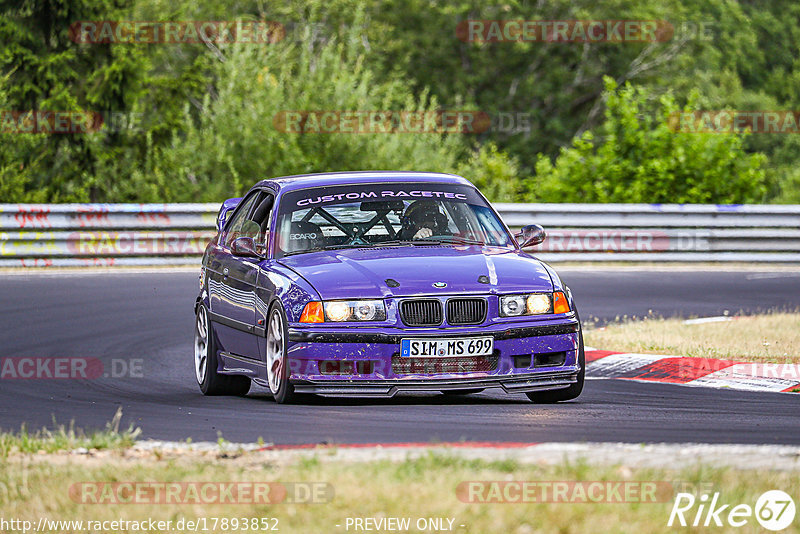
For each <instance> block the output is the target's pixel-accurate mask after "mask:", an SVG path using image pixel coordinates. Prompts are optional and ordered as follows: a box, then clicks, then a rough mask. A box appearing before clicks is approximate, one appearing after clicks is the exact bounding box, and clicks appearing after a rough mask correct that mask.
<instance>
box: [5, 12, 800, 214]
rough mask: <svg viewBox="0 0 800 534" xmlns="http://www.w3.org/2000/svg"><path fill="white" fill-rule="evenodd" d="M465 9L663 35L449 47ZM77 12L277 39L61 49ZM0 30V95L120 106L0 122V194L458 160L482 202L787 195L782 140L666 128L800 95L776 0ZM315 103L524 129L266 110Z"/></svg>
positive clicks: (158, 191)
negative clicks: (386, 127) (300, 130)
mask: <svg viewBox="0 0 800 534" xmlns="http://www.w3.org/2000/svg"><path fill="white" fill-rule="evenodd" d="M474 19H484V20H486V19H488V20H491V19H506V20H535V19H540V20H581V19H583V20H587V19H592V20H621V19H633V20H642V19H644V20H661V21H667V22H668V23H670V24H671V25H672V26H673V28H674V29H675V33H674V35H673V37H672V39H670V40H668V41H666V42H659V43H593V44H586V45H584V44H577V43H546V42H514V43H511V42H495V43H476V42H464V41H462V40H460V39H459V38H458V37H457V34H456V29H457V27H458V25H459V23H463V22H465V21H467V20H474ZM80 20H94V21H99V20H150V21H153V20H167V21H169V20H183V21H190V20H272V21H279V22H280V23H281V24H283V26H284V27H285V28H286V36H285V38H284V39H283V40H282V41H280V42H278V43H274V44H271V45H266V46H258V45H253V44H245V43H241V44H230V45H226V44H208V45H204V44H166V45H165V44H125V43H123V44H78V43H75V42H73V41H72V40H71V39H70V37H69V26H70V24H72V23H73V22H76V21H80ZM776 36H778V38H776ZM0 39H2V41H3V43H4V46H3V47H2V49H0V77H2V81H0V106H1V107H0V109H2V110H65V111H82V110H86V111H97V112H102V113H104V114H106V115H108V114H117V115H120V116H122V117H124V118H126V119H127V120H129V121H130V120H131V119H132V122H129V123H127V124H126V125H125V126H124V127H119V128H115V127H111V125H107V126H106V127H105V128H103V129H102V130H101V131H99V132H94V133H90V134H82V135H80V134H79V135H42V134H19V133H14V134H11V133H5V132H0V141H2V146H0V202H68V201H77V202H84V201H108V202H147V201H155V202H170V201H202V200H209V201H217V200H220V199H221V198H223V197H226V196H230V195H233V194H238V193H241V192H242V190H244V189H245V188H247V187H248V186H249V185H250V184H252V183H253V182H255V181H256V180H258V179H261V178H264V177H269V176H276V175H281V174H294V173H303V172H315V171H329V170H348V169H390V168H391V169H415V170H436V171H446V172H457V173H460V174H463V175H464V176H466V177H467V178H469V179H471V180H473V181H474V182H475V183H476V184H477V185H478V186H479V187H480V188H481V189H482V190H483V191H484V192H485V193H486V194H487V196H488V197H489V198H490V199H492V200H497V201H522V200H531V199H534V200H540V201H563V200H577V201H581V202H588V201H596V202H608V201H623V202H634V201H645V202H651V201H653V202H655V201H660V202H745V201H759V202H800V172H799V171H797V170H796V169H797V168H798V159H800V140H798V136H795V135H779V134H753V135H748V136H744V137H742V136H733V135H720V134H676V133H674V132H671V131H670V130H669V129H668V127H667V124H666V117H668V116H669V114H670V113H671V112H672V111H676V110H683V109H700V110H716V109H743V110H776V109H778V110H779V109H787V110H790V109H800V4H798V3H797V2H794V1H792V0H770V1H766V0H758V1H754V2H747V3H739V2H730V1H728V0H703V1H698V0H665V1H659V2H655V1H653V0H647V1H644V2H629V1H628V0H610V1H608V2H601V3H598V2H594V1H592V0H555V1H553V2H531V1H530V0H510V1H508V2H504V3H502V4H491V3H489V4H487V3H485V2H477V1H475V0H458V1H455V2H431V1H429V0H402V1H401V0H328V1H323V0H286V1H284V2H270V3H267V2H263V1H261V0H237V2H234V3H230V2H221V1H212V2H195V1H193V0H52V1H50V2H44V3H42V2H34V1H32V0H23V1H21V2H17V3H4V6H3V7H2V8H0ZM605 77H608V78H609V79H610V80H613V84H616V85H617V86H620V87H621V89H616V88H611V89H610V87H613V84H612V85H608V83H609V82H608V81H604V79H605ZM328 109H333V110H342V111H348V110H351V111H352V110H361V111H369V110H387V109H388V110H397V111H422V112H428V111H436V110H442V109H469V110H480V111H482V112H485V113H488V114H489V115H491V116H493V117H497V116H498V114H500V113H508V114H513V115H514V116H518V114H523V115H524V116H526V117H527V118H528V121H529V124H530V130H525V129H512V130H504V129H502V128H497V127H494V128H492V129H489V130H488V131H486V132H483V133H480V134H477V135H476V134H469V135H461V134H449V135H436V134H380V133H376V134H355V135H354V134H296V133H286V132H283V131H280V129H279V128H277V127H276V125H275V123H274V121H275V117H276V116H278V115H280V113H281V112H283V111H292V110H328ZM495 126H496V125H495Z"/></svg>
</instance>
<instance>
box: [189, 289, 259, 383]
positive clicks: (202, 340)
mask: <svg viewBox="0 0 800 534" xmlns="http://www.w3.org/2000/svg"><path fill="white" fill-rule="evenodd" d="M218 366H219V360H218V359H217V340H216V337H214V329H213V328H212V327H211V323H210V322H209V320H208V310H206V307H205V306H204V305H203V304H200V305H199V306H197V320H196V321H195V327H194V375H195V378H196V379H197V385H199V386H200V391H202V392H203V395H240V396H241V395H247V392H248V391H250V379H249V378H247V377H246V376H236V375H223V374H220V373H218V372H217V368H218Z"/></svg>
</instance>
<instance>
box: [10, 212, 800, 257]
mask: <svg viewBox="0 0 800 534" xmlns="http://www.w3.org/2000/svg"><path fill="white" fill-rule="evenodd" d="M218 208H219V205H218V204H52V205H50V204H20V205H16V204H0V266H3V267H9V266H10V267H39V266H92V265H99V266H112V265H176V264H178V265H179V264H195V265H196V264H197V259H198V257H199V256H200V254H201V253H202V251H203V249H204V248H205V244H206V243H207V242H208V240H209V239H211V238H212V237H213V236H214V220H215V218H216V214H217V210H218ZM495 208H496V209H497V210H498V211H499V213H500V215H501V216H502V217H503V219H504V220H505V221H506V223H507V224H508V225H509V226H511V227H512V228H519V227H520V226H523V225H525V224H531V223H536V224H541V225H542V226H544V227H545V229H546V230H547V234H548V238H547V240H546V241H545V242H544V243H543V244H542V245H540V246H538V247H535V248H534V249H532V250H531V251H532V252H534V253H536V255H537V256H538V257H541V258H542V259H544V260H547V261H553V262H558V261H655V262H661V261H666V262H671V261H687V262H693V261H741V262H798V263H800V205H792V206H786V205H783V206H770V205H720V206H716V205H681V204H495Z"/></svg>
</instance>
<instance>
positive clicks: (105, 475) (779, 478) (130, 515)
mask: <svg viewBox="0 0 800 534" xmlns="http://www.w3.org/2000/svg"><path fill="white" fill-rule="evenodd" d="M30 458H31V459H28V460H25V458H24V457H21V456H17V457H13V458H7V459H4V460H2V461H0V516H2V517H5V518H10V517H17V518H23V519H27V520H31V521H34V522H35V521H37V520H38V518H39V517H47V518H50V519H72V520H77V519H83V520H95V521H99V520H113V519H127V520H143V519H148V518H153V519H156V520H177V519H179V518H181V517H184V518H187V519H196V518H202V517H207V518H210V517H226V518H245V517H246V518H253V517H258V518H261V517H269V518H277V519H278V527H279V531H280V532H289V533H294V532H298V533H300V532H302V533H314V532H319V533H328V532H347V531H346V530H345V528H344V525H345V520H346V518H348V517H374V518H381V517H410V518H412V519H413V521H416V519H417V518H427V517H443V518H444V517H447V518H454V519H455V523H454V525H455V528H454V531H453V532H456V533H487V532H509V533H514V534H516V533H520V534H528V533H537V532H542V533H544V532H562V533H584V532H615V533H628V532H630V533H640V532H665V531H668V530H669V529H668V528H667V526H666V523H667V520H668V517H669V513H670V510H671V507H672V493H670V494H669V495H668V496H667V498H666V499H662V500H661V501H660V502H656V503H638V502H633V503H570V502H561V503H530V504H476V503H469V502H463V501H462V500H461V499H460V498H459V495H458V494H457V493H456V488H457V487H458V486H459V484H460V483H461V482H465V481H511V480H514V481H625V480H628V481H664V482H670V483H680V484H682V485H683V486H682V487H684V488H686V487H687V486H688V487H690V488H698V489H699V488H704V489H705V490H706V491H711V492H714V491H719V492H720V494H721V499H722V500H724V502H730V503H746V504H749V505H751V506H752V505H753V504H754V503H755V501H756V499H757V498H758V496H759V495H760V494H762V493H763V492H764V491H767V490H770V489H782V490H784V491H786V492H787V493H789V494H790V495H795V496H797V495H800V479H799V478H798V477H797V473H796V472H771V471H768V470H760V471H748V472H742V471H738V470H735V469H717V468H713V467H708V466H705V465H699V466H697V467H694V468H690V469H681V470H672V469H668V468H664V469H651V468H647V469H643V468H641V469H640V468H628V467H624V466H621V465H600V466H598V465H589V464H587V463H586V462H573V461H569V460H568V459H564V460H563V461H561V462H560V463H557V464H555V465H537V464H526V463H517V462H515V461H498V462H493V461H483V460H469V459H463V458H460V457H458V456H455V455H452V454H450V453H447V452H432V453H429V454H424V455H422V456H421V457H419V458H416V459H406V460H402V461H389V460H378V461H372V462H350V461H343V460H341V459H340V457H338V456H337V457H332V456H331V451H330V450H326V451H318V452H316V453H315V456H312V457H310V458H309V457H305V458H304V459H299V458H297V457H293V458H292V459H287V458H286V457H282V458H280V459H278V460H276V459H275V458H276V457H275V455H272V456H267V455H264V454H263V453H248V454H244V455H242V456H239V457H237V458H235V459H225V458H223V457H221V456H220V455H210V456H200V457H199V456H196V455H183V456H178V457H175V456H173V457H164V458H160V459H159V458H156V457H155V456H150V457H147V458H135V459H133V458H131V457H127V456H125V454H124V451H116V452H110V453H108V455H106V456H102V455H101V456H98V457H95V458H91V457H87V456H85V455H82V456H72V455H69V456H66V457H64V456H60V457H57V456H52V457H51V456H46V455H45V456H42V455H35V456H32V457H30ZM745 479H746V480H747V482H746V483H744V480H745ZM118 481H146V482H152V481H163V482H199V481H216V482H227V481H251V482H279V483H287V482H308V483H313V482H322V483H327V484H330V485H331V486H332V487H333V498H332V500H329V501H325V502H320V503H312V504H288V503H276V504H225V505H221V504H203V505H197V504H169V505H166V504H136V505H130V504H127V505H126V504H94V505H91V504H83V503H80V502H76V500H74V498H73V497H71V496H70V493H69V488H70V487H71V486H72V485H73V484H76V483H80V482H118ZM4 489H5V491H3V490H4ZM698 495H699V492H698ZM337 524H338V525H341V527H336V526H335V525H337ZM795 524H796V525H797V524H800V523H797V522H796V523H795ZM460 525H464V527H461V526H460ZM755 526H757V525H756V524H755V520H752V521H751V523H750V524H749V525H748V527H747V528H744V529H740V530H739V531H741V532H754V531H756V528H755ZM684 530H687V531H688V532H696V531H699V530H697V529H691V528H689V529H684ZM717 530H720V529H717ZM75 531H76V532H77V530H75ZM144 531H145V532H148V530H144ZM218 531H221V529H218ZM228 531H229V532H232V530H230V529H229V530H228ZM720 531H725V530H724V529H721V530H720ZM350 532H353V530H352V529H351V530H350ZM411 532H418V531H417V530H415V529H413V528H412V529H411ZM784 532H787V533H789V532H798V530H797V528H796V527H795V529H794V530H792V528H789V529H787V530H785V531H784Z"/></svg>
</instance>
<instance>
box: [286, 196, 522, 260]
mask: <svg viewBox="0 0 800 534" xmlns="http://www.w3.org/2000/svg"><path fill="white" fill-rule="evenodd" d="M432 244H437V245H438V244H454V245H492V246H504V247H505V246H513V245H512V241H511V239H510V236H509V234H508V232H507V231H506V229H505V227H504V226H503V223H502V222H500V220H499V219H498V218H497V215H496V214H495V213H494V211H493V210H492V209H491V208H490V207H489V206H488V204H487V203H486V201H485V200H484V199H483V197H482V196H481V195H480V194H479V193H478V192H477V190H475V189H474V188H472V187H469V186H466V185H460V184H436V183H389V184H387V183H383V184H358V185H343V186H335V187H319V188H309V189H301V190H298V191H292V192H289V193H286V194H285V195H284V196H283V197H282V199H281V202H280V208H279V212H278V226H277V246H276V256H277V257H279V258H280V257H283V256H288V255H293V254H301V253H304V252H312V251H317V250H328V249H339V248H367V247H378V246H383V247H387V246H397V247H401V246H426V245H432Z"/></svg>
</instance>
